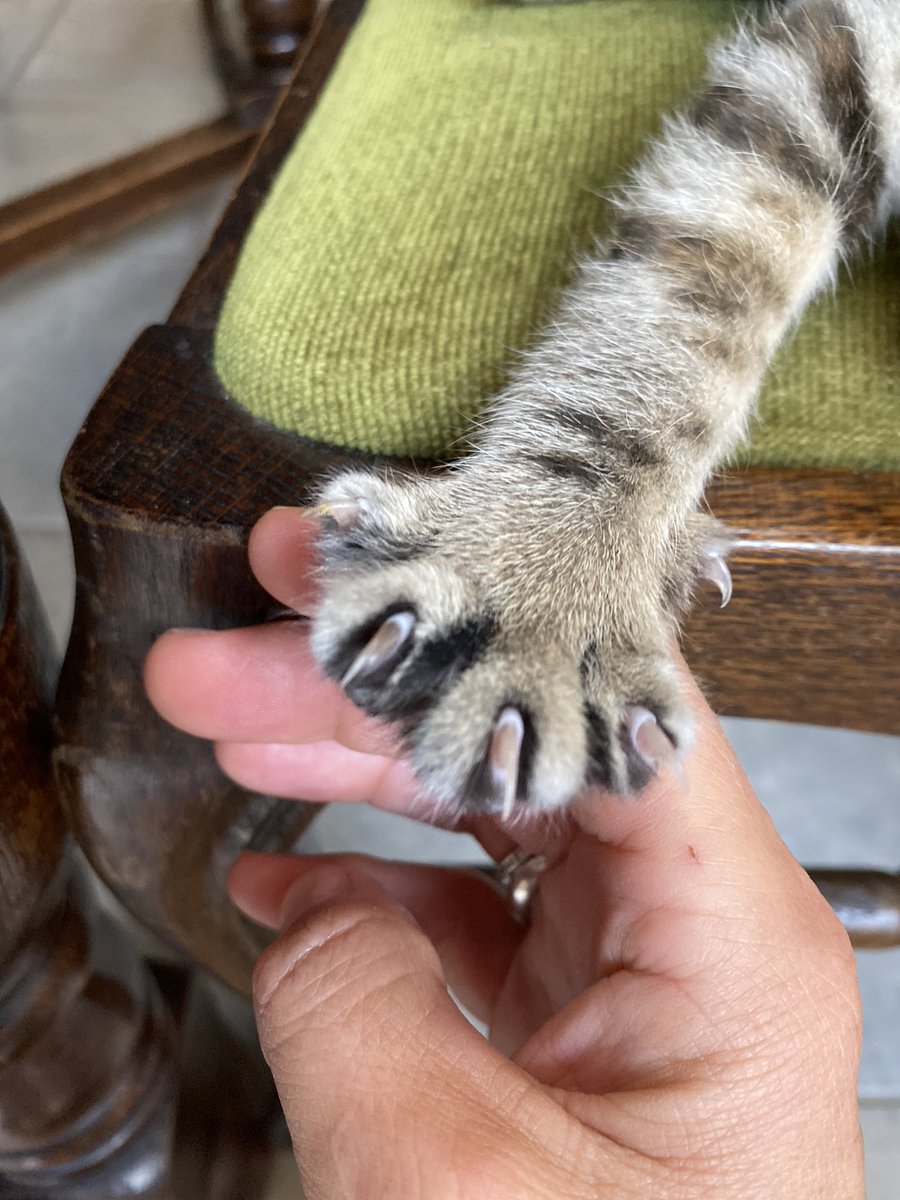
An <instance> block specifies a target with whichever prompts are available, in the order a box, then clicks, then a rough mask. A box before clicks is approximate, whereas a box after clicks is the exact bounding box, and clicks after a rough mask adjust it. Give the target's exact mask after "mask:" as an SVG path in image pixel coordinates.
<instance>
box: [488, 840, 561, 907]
mask: <svg viewBox="0 0 900 1200" xmlns="http://www.w3.org/2000/svg"><path fill="white" fill-rule="evenodd" d="M546 866H547V860H546V859H545V858H544V856H543V855H542V854H529V853H528V851H527V850H522V849H519V850H513V851H512V853H511V854H507V856H506V858H502V859H501V860H500V862H498V863H497V865H496V867H495V868H494V870H493V872H492V874H493V877H494V880H495V882H496V883H497V886H498V887H499V888H500V890H501V891H502V892H503V894H504V896H505V897H506V901H507V903H508V904H509V907H510V909H511V910H512V912H513V914H514V915H515V916H516V917H518V919H519V920H520V921H525V920H527V919H528V914H529V910H530V909H531V902H532V900H533V899H534V893H535V892H536V891H537V886H538V883H539V882H540V878H541V874H542V873H543V871H544V870H545V868H546Z"/></svg>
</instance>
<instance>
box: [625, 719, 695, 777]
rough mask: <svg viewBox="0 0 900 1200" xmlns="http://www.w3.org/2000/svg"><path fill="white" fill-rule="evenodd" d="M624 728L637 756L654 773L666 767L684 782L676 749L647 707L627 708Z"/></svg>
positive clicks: (682, 770) (682, 769)
mask: <svg viewBox="0 0 900 1200" xmlns="http://www.w3.org/2000/svg"><path fill="white" fill-rule="evenodd" d="M626 729H627V732H628V737H629V739H630V741H631V744H632V746H633V747H634V749H635V751H636V752H637V754H638V756H639V757H640V758H641V759H642V760H643V761H644V763H646V765H647V766H648V767H649V768H650V769H651V770H652V771H653V773H654V774H656V773H657V772H659V771H661V770H663V769H664V768H668V769H669V770H670V771H672V773H673V774H674V775H675V776H676V777H677V778H678V779H679V780H680V781H681V783H682V784H686V782H687V781H686V778H685V774H684V768H683V767H682V764H681V759H680V758H679V757H678V751H677V750H676V749H675V747H674V746H673V745H672V742H671V740H670V738H669V737H668V736H667V735H666V734H665V733H664V732H663V730H662V729H660V726H659V722H658V721H657V719H656V717H655V716H654V715H653V713H652V712H650V710H649V709H648V708H640V707H634V708H630V709H629V710H628V714H627V720H626Z"/></svg>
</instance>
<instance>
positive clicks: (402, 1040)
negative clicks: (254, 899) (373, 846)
mask: <svg viewBox="0 0 900 1200" xmlns="http://www.w3.org/2000/svg"><path fill="white" fill-rule="evenodd" d="M282 925H283V930H284V931H283V933H282V935H281V937H280V938H279V940H278V941H277V942H275V943H274V945H273V946H271V947H270V948H269V949H268V950H267V951H266V952H265V954H264V955H263V956H262V958H261V959H260V961H259V963H258V965H257V969H256V972H255V976H254V996H255V1003H256V1012H257V1021H258V1025H259V1033H260V1040H261V1042H262V1047H263V1051H264V1053H265V1055H266V1058H267V1060H268V1062H269V1066H270V1067H271V1069H272V1073H273V1075H274V1078H275V1083H276V1086H277V1088H278V1092H279V1095H280V1097H281V1102H282V1105H283V1108H284V1112H285V1116H286V1118H287V1122H288V1125H289V1127H290V1131H291V1136H292V1139H293V1143H294V1150H295V1153H296V1156H297V1161H298V1163H299V1166H300V1171H301V1175H302V1177H303V1183H304V1187H305V1189H306V1195H307V1196H308V1197H309V1198H310V1200H314V1198H317V1197H326V1196H332V1195H341V1196H357V1195H366V1196H381V1195H385V1196H404V1197H410V1198H413V1197H418V1196H420V1195H426V1194H427V1195H430V1196H433V1195H441V1194H444V1189H443V1188H442V1187H441V1186H440V1185H439V1181H442V1180H446V1183H447V1184H448V1185H449V1186H451V1187H452V1186H456V1187H459V1184H460V1176H461V1175H463V1174H465V1175H471V1174H472V1173H473V1172H474V1173H475V1177H476V1178H478V1177H481V1172H483V1171H484V1170H486V1169H488V1170H489V1169H490V1167H491V1165H492V1164H493V1166H494V1167H497V1166H498V1165H499V1164H500V1163H502V1164H503V1172H504V1174H506V1175H507V1177H508V1178H509V1182H510V1184H511V1185H513V1188H514V1187H515V1185H516V1184H517V1183H518V1184H521V1183H522V1182H524V1180H522V1179H519V1180H517V1179H516V1176H517V1174H518V1171H517V1170H514V1171H510V1170H509V1164H511V1163H515V1162H516V1157H517V1155H519V1156H521V1161H522V1164H523V1169H524V1170H525V1171H527V1170H528V1167H527V1166H525V1164H526V1163H527V1161H528V1159H529V1158H530V1157H531V1154H530V1153H529V1152H530V1151H531V1150H532V1145H533V1143H532V1141H531V1139H530V1138H529V1130H530V1129H533V1128H534V1122H535V1121H536V1120H537V1121H540V1122H541V1124H542V1125H544V1126H545V1127H546V1123H548V1122H549V1126H550V1129H548V1132H550V1133H551V1135H552V1129H553V1126H554V1125H558V1124H559V1123H560V1122H563V1123H564V1122H565V1121H566V1118H565V1115H564V1114H563V1112H562V1110H560V1109H558V1108H557V1106H556V1105H555V1104H554V1103H553V1102H552V1101H551V1100H550V1098H549V1096H548V1095H546V1093H544V1092H543V1091H542V1090H541V1089H540V1088H539V1087H538V1086H537V1085H536V1084H535V1083H534V1082H533V1081H532V1080H531V1079H530V1077H529V1076H527V1075H525V1074H524V1073H523V1072H522V1071H520V1070H519V1069H518V1068H517V1067H515V1066H514V1065H513V1064H512V1063H510V1062H509V1061H508V1060H507V1059H505V1058H503V1057H502V1056H501V1055H500V1054H499V1053H498V1052H497V1051H496V1050H494V1049H493V1048H492V1047H491V1046H489V1045H488V1043H487V1042H486V1041H485V1040H484V1039H483V1038H482V1037H481V1036H480V1035H479V1034H478V1033H477V1032H476V1030H474V1029H473V1028H472V1027H471V1025H469V1023H468V1022H467V1021H466V1020H465V1018H464V1017H463V1016H462V1014H461V1013H460V1012H459V1010H458V1009H457V1008H456V1006H455V1005H454V1003H453V1001H452V1000H451V998H450V996H449V995H448V992H447V989H446V985H445V982H444V976H443V972H442V969H441V964H440V960H439V958H438V955H437V953H436V951H435V949H434V947H433V946H432V944H431V943H430V942H429V940H428V939H427V938H426V936H425V935H424V933H423V932H422V930H421V929H420V928H419V926H418V925H417V924H416V923H415V921H414V920H413V918H412V917H411V916H410V914H409V913H408V912H407V911H406V910H405V909H403V908H401V907H400V906H399V905H398V904H397V903H396V902H395V901H394V899H393V898H392V897H391V895H390V894H389V893H388V892H387V891H386V890H385V889H384V888H383V887H382V886H381V885H380V884H379V883H378V882H377V881H376V880H375V879H373V878H372V877H371V876H369V875H367V874H366V872H365V871H364V869H363V868H361V867H360V866H359V865H358V864H354V865H352V866H347V865H338V864H335V865H331V864H324V865H322V866H321V867H320V868H319V869H317V870H316V871H314V872H312V873H310V874H308V875H304V876H303V877H301V879H300V880H298V882H297V883H295V884H294V886H293V887H292V888H291V890H290V891H289V892H288V894H287V896H286V898H285V904H284V909H283V919H282ZM535 1108H537V1109H539V1110H540V1112H537V1111H535ZM547 1110H549V1112H548V1111H547ZM559 1132H560V1133H562V1130H559ZM532 1169H533V1167H532ZM526 1178H527V1176H526ZM451 1181H452V1183H451ZM531 1182H532V1183H533V1179H532V1180H531ZM436 1184H438V1186H437V1187H435V1185H436ZM423 1189H424V1190H423ZM461 1191H462V1194H469V1193H468V1192H467V1191H466V1189H465V1187H462V1188H461ZM454 1194H455V1193H454ZM509 1194H510V1195H511V1196H512V1195H519V1196H521V1195H527V1194H531V1193H530V1191H529V1189H528V1187H527V1186H526V1187H524V1188H523V1187H520V1190H519V1191H518V1192H516V1191H515V1190H512V1191H511V1192H510V1193H509Z"/></svg>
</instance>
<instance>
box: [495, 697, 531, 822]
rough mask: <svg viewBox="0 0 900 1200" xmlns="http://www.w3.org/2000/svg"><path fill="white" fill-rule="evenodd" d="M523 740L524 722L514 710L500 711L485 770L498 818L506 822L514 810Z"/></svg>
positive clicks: (517, 711) (515, 709) (520, 715)
mask: <svg viewBox="0 0 900 1200" xmlns="http://www.w3.org/2000/svg"><path fill="white" fill-rule="evenodd" d="M524 737H525V722H524V721H523V720H522V714H521V713H520V712H519V710H518V709H517V708H504V709H503V710H502V711H501V713H500V716H499V717H498V718H497V722H496V724H495V725H494V732H493V734H492V735H491V744H490V747H489V749H488V767H489V768H490V776H491V782H492V784H493V785H494V790H495V795H496V796H497V798H498V800H499V801H500V817H501V819H502V820H504V821H508V820H509V819H510V818H511V817H512V815H513V812H514V810H515V807H516V796H517V794H518V788H519V757H520V755H521V752H522V741H523V739H524Z"/></svg>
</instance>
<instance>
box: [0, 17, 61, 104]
mask: <svg viewBox="0 0 900 1200" xmlns="http://www.w3.org/2000/svg"><path fill="white" fill-rule="evenodd" d="M69 3H70V0H0V111H2V106H3V102H4V99H5V97H6V95H7V93H8V91H9V89H10V88H12V87H14V85H15V83H16V82H17V81H18V80H19V79H20V78H21V76H22V74H23V72H24V71H25V70H26V69H27V67H28V65H29V63H30V62H31V61H32V59H33V58H34V55H35V54H36V53H37V51H38V50H39V49H40V47H41V45H42V44H43V42H44V41H45V40H46V38H47V37H48V36H49V33H50V31H51V29H52V28H53V25H54V23H55V22H56V21H57V20H59V18H60V17H61V16H62V14H63V12H64V11H65V8H66V6H67V5H68V4H69Z"/></svg>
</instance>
